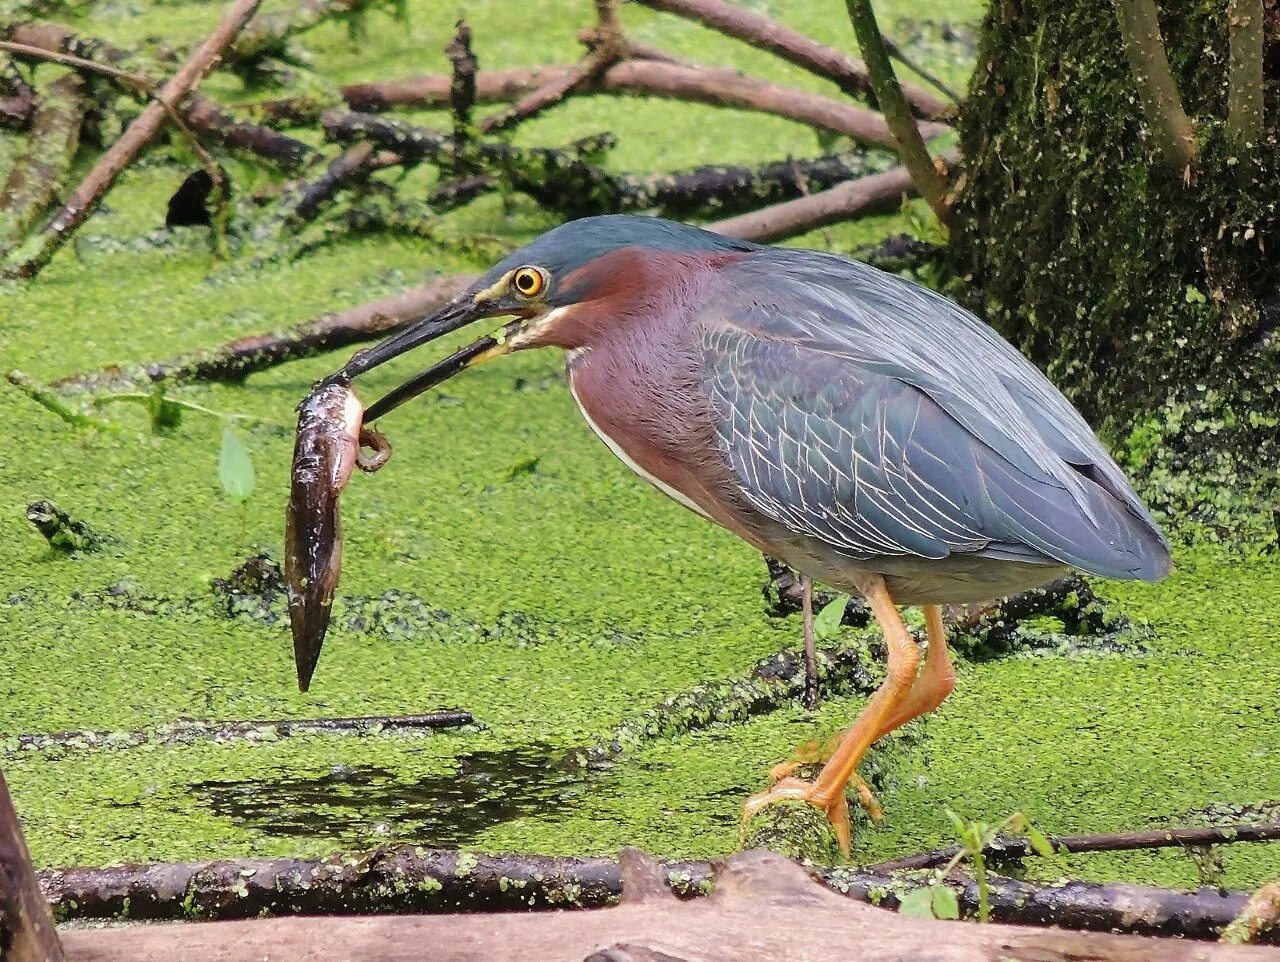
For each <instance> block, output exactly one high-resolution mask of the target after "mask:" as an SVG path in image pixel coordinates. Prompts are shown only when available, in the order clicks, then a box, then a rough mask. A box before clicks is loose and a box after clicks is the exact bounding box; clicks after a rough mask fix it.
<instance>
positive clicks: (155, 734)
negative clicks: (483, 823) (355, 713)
mask: <svg viewBox="0 0 1280 962" xmlns="http://www.w3.org/2000/svg"><path fill="white" fill-rule="evenodd" d="M473 721H474V719H473V718H472V717H471V713H470V712H465V711H437V712H430V713H428V714H425V715H362V716H360V717H356V718H281V719H275V720H271V721H244V722H219V721H209V720H204V719H191V718H182V719H178V720H177V721H175V722H173V723H172V724H168V725H158V726H156V727H155V728H148V729H142V730H139V731H131V732H122V731H66V732H50V733H48V734H43V733H37V734H31V735H9V736H4V735H0V745H6V744H7V746H9V750H10V751H49V750H51V749H68V748H71V749H75V748H90V749H102V748H112V749H115V748H137V747H138V746H140V745H189V744H191V743H192V742H197V741H216V742H225V741H268V740H270V741H274V740H275V739H278V738H291V737H293V736H294V735H400V734H405V733H410V732H422V731H434V730H435V729H439V728H458V727H461V726H463V725H470V724H471V723H472V722H473Z"/></svg>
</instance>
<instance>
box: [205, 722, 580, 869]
mask: <svg viewBox="0 0 1280 962" xmlns="http://www.w3.org/2000/svg"><path fill="white" fill-rule="evenodd" d="M565 755H566V753H565V752H564V750H563V749H555V748H552V747H550V746H547V745H531V746H530V745H526V746H523V747H521V748H516V749H510V750H506V751H484V752H472V753H470V754H467V755H462V756H460V757H459V758H458V759H457V764H458V767H457V770H456V771H455V772H453V773H450V774H441V775H430V776H427V777H425V778H422V779H419V780H418V781H404V780H402V779H401V778H399V777H398V776H397V775H396V774H395V773H394V772H391V771H388V770H386V769H383V768H378V767H375V766H372V765H368V766H357V767H349V766H339V767H335V768H334V769H333V771H331V772H330V773H329V774H327V775H323V776H320V777H318V778H281V779H276V780H270V781H268V780H252V779H251V780H245V781H230V782H201V783H200V784H198V785H195V786H193V791H194V792H195V794H196V795H197V796H198V797H200V798H202V799H204V800H205V801H206V802H207V803H208V805H209V807H210V808H211V809H212V810H213V811H214V812H215V813H217V814H218V815H222V816H224V817H227V818H230V819H231V820H232V821H233V822H235V823H236V824H237V825H240V826H243V827H245V828H250V829H253V830H255V831H258V832H262V833H264V834H266V835H276V836H289V837H297V836H301V837H306V838H312V839H316V838H319V839H330V840H332V841H334V842H341V843H343V844H345V845H367V844H368V843H370V841H372V840H380V841H381V840H387V841H390V840H394V841H399V842H413V843H415V844H419V845H426V846H430V847H440V848H458V847H461V846H465V845H467V844H468V843H470V842H472V841H473V840H474V839H475V838H476V837H477V836H479V835H480V834H481V833H482V832H484V831H485V830H487V829H490V828H492V827H493V826H495V825H498V824H501V823H503V822H510V821H513V820H515V819H518V818H529V817H532V818H537V819H541V818H546V819H551V820H554V819H555V818H556V817H557V815H558V812H559V808H560V806H561V805H562V804H564V803H565V802H566V801H568V800H569V799H570V798H572V797H573V796H575V795H577V794H578V793H580V792H581V791H582V790H583V788H584V787H585V785H586V780H587V778H589V777H590V774H591V773H590V772H589V771H586V770H581V769H578V768H577V766H574V765H571V764H565V763H564V761H563V760H564V758H565Z"/></svg>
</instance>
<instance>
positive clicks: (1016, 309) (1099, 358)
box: [952, 0, 1280, 533]
mask: <svg viewBox="0 0 1280 962" xmlns="http://www.w3.org/2000/svg"><path fill="white" fill-rule="evenodd" d="M1119 2H1120V3H1121V5H1122V6H1123V4H1124V3H1126V2H1128V0H1119ZM1232 6H1233V4H1232V3H1231V2H1230V0H1163V2H1162V3H1160V4H1159V5H1158V15H1159V26H1160V31H1161V34H1162V36H1163V42H1164V44H1165V46H1166V49H1167V54H1168V62H1169V65H1170V68H1171V70H1172V74H1173V81H1174V85H1175V86H1176V88H1177V94H1178V95H1179V96H1180V98H1181V105H1182V107H1183V108H1184V109H1185V111H1186V115H1187V116H1188V117H1189V118H1190V121H1191V123H1192V124H1193V125H1194V130H1195V136H1196V140H1197V142H1198V149H1196V150H1195V151H1193V157H1194V159H1193V160H1192V162H1191V164H1190V165H1189V166H1181V167H1180V166H1179V165H1178V164H1175V163H1170V162H1169V158H1168V153H1167V150H1166V151H1165V152H1164V153H1162V146H1163V145H1162V141H1163V140H1167V137H1165V136H1164V134H1165V133H1166V131H1162V130H1159V129H1156V130H1154V131H1153V129H1152V125H1150V124H1149V123H1148V121H1147V117H1148V116H1152V115H1151V114H1150V111H1151V110H1152V109H1153V107H1152V102H1151V101H1152V98H1150V97H1145V98H1144V96H1143V83H1142V82H1139V80H1138V79H1136V78H1135V73H1134V68H1133V67H1132V66H1131V59H1130V57H1129V56H1126V47H1125V44H1124V42H1123V39H1122V35H1121V24H1122V23H1123V22H1124V21H1123V17H1118V16H1117V12H1118V11H1117V5H1116V2H1114V0H1079V2H1076V3H1069V4H1063V3H1058V2H1055V0H996V2H994V3H993V4H992V6H991V10H990V12H989V14H988V16H987V20H986V22H985V24H984V26H983V30H982V37H981V42H980V48H979V55H978V66H977V70H976V72H975V75H974V79H973V82H972V85H971V89H970V92H969V96H968V98H967V102H966V104H965V106H964V110H963V113H962V116H961V118H960V128H961V138H962V144H963V153H964V157H965V164H966V167H965V170H964V175H963V178H962V180H961V182H960V183H961V191H960V196H959V201H958V203H959V220H960V224H961V227H960V229H959V230H958V231H957V232H956V234H955V240H954V243H953V248H952V252H953V256H954V258H955V262H956V267H957V268H958V271H959V273H960V274H962V275H968V276H971V277H972V279H973V281H974V284H975V286H976V289H977V290H980V291H981V297H982V299H983V302H982V304H981V305H980V307H981V309H982V310H983V312H984V314H985V316H986V317H987V319H988V320H989V321H990V322H991V323H992V324H993V325H995V326H996V327H997V328H998V329H999V330H1000V331H1001V332H1002V333H1003V334H1004V335H1005V336H1006V337H1008V338H1009V339H1010V340H1012V341H1013V342H1014V343H1015V344H1017V345H1018V346H1019V347H1021V348H1022V350H1023V351H1025V352H1026V353H1027V354H1028V355H1030V356H1031V357H1032V358H1034V359H1035V360H1036V361H1037V362H1039V363H1040V364H1041V366H1042V367H1044V368H1045V369H1046V370H1047V372H1048V374H1049V376H1050V378H1051V379H1052V380H1053V381H1054V382H1055V383H1057V384H1058V385H1059V386H1060V387H1061V388H1062V389H1063V390H1064V391H1065V392H1066V393H1067V394H1068V395H1069V396H1070V397H1071V398H1072V400H1073V401H1074V402H1075V403H1076V404H1077V405H1078V406H1079V407H1080V408H1081V410H1082V411H1083V412H1084V413H1085V415H1086V416H1087V417H1088V418H1089V419H1090V420H1091V421H1092V422H1093V423H1094V425H1095V426H1098V427H1100V428H1101V429H1102V431H1103V434H1104V435H1105V436H1106V437H1108V439H1109V440H1110V441H1111V442H1112V445H1113V448H1114V449H1115V450H1116V451H1117V453H1118V454H1119V456H1120V458H1121V460H1122V461H1125V462H1127V463H1126V466H1127V467H1128V468H1129V469H1130V470H1131V471H1133V472H1134V473H1135V474H1136V475H1138V476H1139V478H1141V479H1145V482H1146V488H1147V490H1146V493H1147V496H1148V498H1149V500H1151V501H1152V502H1153V503H1154V504H1155V505H1156V506H1157V507H1160V508H1163V509H1164V510H1165V511H1167V512H1168V513H1169V514H1170V515H1174V516H1177V517H1179V518H1188V519H1190V520H1191V521H1192V522H1199V523H1201V524H1204V525H1207V526H1208V527H1209V528H1210V530H1212V531H1218V532H1226V531H1228V530H1233V531H1237V532H1238V530H1239V527H1240V521H1241V518H1242V517H1244V516H1248V515H1250V514H1251V512H1250V511H1249V510H1248V506H1249V505H1250V504H1252V505H1255V506H1256V505H1257V503H1258V501H1259V498H1260V497H1261V498H1265V499H1266V500H1265V502H1264V503H1266V502H1271V501H1274V500H1275V495H1274V493H1272V490H1271V489H1273V488H1274V481H1275V477H1276V466H1277V464H1280V443H1278V442H1277V437H1278V435H1280V432H1277V429H1276V427H1277V424H1278V423H1280V422H1278V421H1277V417H1278V416H1280V383H1278V382H1280V379H1277V377H1276V374H1277V362H1278V361H1280V331H1278V330H1277V329H1278V328H1280V234H1278V233H1277V228H1280V207H1278V205H1280V148H1278V147H1277V126H1278V124H1280V112H1278V109H1277V108H1278V105H1277V99H1278V98H1277V91H1278V90H1280V83H1278V82H1277V81H1280V42H1278V37H1280V5H1277V4H1275V3H1274V2H1270V0H1268V2H1266V3H1265V5H1264V7H1263V9H1265V15H1264V17H1263V34H1264V35H1263V43H1262V53H1263V57H1262V62H1261V67H1262V76H1263V87H1262V89H1261V90H1258V89H1256V85H1255V87H1254V88H1253V89H1250V90H1246V91H1243V92H1242V91H1239V90H1237V91H1235V92H1234V93H1232V91H1231V90H1230V86H1231V83H1232V82H1234V83H1236V84H1237V85H1238V84H1240V83H1249V82H1250V81H1249V78H1250V77H1253V78H1255V79H1256V76H1257V70H1256V66H1257V65H1256V56H1255V57H1254V61H1255V62H1254V64H1253V65H1252V70H1251V65H1250V64H1249V63H1247V62H1241V59H1240V58H1241V57H1244V58H1246V59H1247V57H1248V56H1249V54H1248V51H1249V50H1250V49H1251V48H1252V49H1255V50H1256V41H1257V33H1256V23H1255V22H1251V21H1250V20H1249V19H1248V18H1247V17H1245V18H1243V24H1244V28H1246V30H1247V31H1250V32H1243V33H1242V28H1241V27H1240V26H1238V25H1237V26H1234V27H1233V26H1231V25H1229V24H1230V23H1231V22H1232V21H1234V22H1235V23H1236V24H1239V23H1240V22H1241V21H1242V18H1241V16H1240V15H1239V14H1238V12H1237V13H1236V15H1235V16H1234V17H1232V18H1230V19H1229V8H1231V7H1232ZM1236 6H1239V5H1238V4H1236ZM1121 12H1123V10H1122V11H1121ZM1233 29H1234V30H1236V31H1237V33H1236V35H1235V48H1236V55H1235V58H1234V59H1233V57H1232V54H1231V48H1232V42H1231V34H1232V30H1233ZM1144 36H1145V35H1144ZM1148 39H1150V38H1149V37H1148ZM1159 39H1160V38H1159V37H1157V38H1156V40H1157V41H1159ZM1251 45H1252V47H1251ZM1145 80H1146V78H1144V79H1143V82H1145ZM1259 97H1262V102H1263V105H1264V112H1263V125H1262V129H1263V135H1262V136H1261V138H1252V139H1246V138H1243V137H1241V136H1240V133H1239V132H1240V131H1241V130H1252V131H1256V129H1257V127H1256V120H1257V117H1256V113H1255V114H1252V115H1251V116H1249V117H1244V116H1243V115H1242V114H1241V113H1239V110H1241V109H1243V108H1236V109H1237V115H1236V120H1235V123H1233V124H1229V123H1228V109H1229V104H1237V103H1238V104H1241V105H1244V106H1249V105H1252V104H1256V103H1257V102H1258V98H1259ZM1144 108H1146V110H1147V111H1148V113H1147V114H1146V115H1144ZM1154 126H1155V127H1156V128H1159V127H1160V124H1159V123H1156V124H1155V125H1154ZM1252 517H1253V518H1254V520H1255V521H1257V520H1259V517H1260V516H1259V515H1258V513H1257V512H1252ZM1270 527H1271V526H1270V523H1269V522H1268V523H1267V524H1266V529H1268V533H1270V532H1269V528H1270ZM1263 530H1264V529H1263V528H1259V529H1258V533H1262V531H1263Z"/></svg>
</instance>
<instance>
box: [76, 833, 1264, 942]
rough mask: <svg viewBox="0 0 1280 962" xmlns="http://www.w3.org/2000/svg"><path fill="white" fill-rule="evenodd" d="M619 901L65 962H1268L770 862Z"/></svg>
mask: <svg viewBox="0 0 1280 962" xmlns="http://www.w3.org/2000/svg"><path fill="white" fill-rule="evenodd" d="M623 872H624V877H625V880H624V884H623V892H624V894H623V901H622V904H621V905H619V906H618V907H616V908H610V909H603V910H600V911H595V912H549V913H541V914H532V915H531V914H528V913H502V914H477V913H473V914H463V915H435V916H379V917H366V918H285V919H260V920H253V921H237V922H209V923H190V924H183V925H128V926H122V927H117V928H107V929H90V930H68V931H66V932H65V933H64V942H65V944H66V949H67V952H68V957H69V958H70V959H72V960H75V962H172V960H174V959H178V958H181V959H182V960H183V962H250V960H253V962H258V960H262V959H271V960H276V959H281V960H284V959H288V960H291V962H324V960H333V962H339V960H344V962H345V960H353V959H360V960H362V962H409V960H426V959H430V960H431V962H481V960H484V962H489V960H492V959H520V960H521V962H578V960H589V962H626V960H635V962H638V960H642V959H645V960H659V959H661V960H665V962H755V960H761V962H763V960H788V962H830V960H836V959H840V960H848V962H858V960H867V962H870V960H875V962H908V960H909V962H921V960H926V959H928V960H938V962H942V960H946V962H1067V960H1080V962H1083V960H1091V962H1107V960H1115V962H1192V960H1197V962H1267V960H1275V959H1277V958H1280V951H1277V950H1275V949H1267V948H1252V947H1243V946H1234V945H1220V944H1207V943H1195V942H1185V941H1179V940H1170V939H1152V938H1143V937H1138V936H1129V935H1112V934H1108V933H1097V932H1090V933H1086V932H1069V931H1062V930H1056V929H1037V928H1029V927H1013V926H1006V925H972V924H965V923H960V922H941V921H936V920H932V919H917V918H908V917H904V916H901V915H897V914H894V913H891V912H888V911H886V910H884V909H880V908H876V907H873V906H870V905H864V904H859V903H856V902H850V901H849V900H847V899H845V898H843V897H841V896H840V895H837V894H836V893H834V892H831V891H830V890H828V889H826V888H824V887H823V886H822V885H820V884H819V883H817V882H815V881H814V880H813V879H811V878H810V877H809V875H808V873H806V872H805V870H804V869H802V868H801V867H800V866H798V865H796V864H795V863H793V862H790V861H788V860H787V859H784V858H782V857H781V856H778V855H774V854H772V853H769V852H743V853H740V854H738V855H735V856H733V857H732V858H730V859H729V860H728V861H727V862H725V863H723V864H722V865H719V866H717V871H716V878H715V890H714V891H713V892H712V894H711V895H709V896H707V897H706V898H701V899H693V900H689V901H681V900H680V899H678V898H677V897H676V896H675V895H673V894H672V893H671V890H670V887H669V880H668V875H667V870H666V869H665V868H662V867H661V866H659V865H658V864H657V863H654V862H653V861H651V860H650V859H649V858H648V857H647V856H644V855H642V854H640V853H638V852H634V851H628V852H624V853H623Z"/></svg>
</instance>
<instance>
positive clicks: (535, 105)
mask: <svg viewBox="0 0 1280 962" xmlns="http://www.w3.org/2000/svg"><path fill="white" fill-rule="evenodd" d="M617 60H618V50H617V48H616V47H615V46H613V45H610V44H605V45H602V46H600V47H598V48H597V49H595V50H593V51H591V53H589V54H587V56H585V57H584V58H583V59H582V60H580V61H579V62H578V63H576V64H574V65H573V66H572V67H570V68H569V69H568V70H566V71H565V72H564V73H563V74H559V75H557V76H556V77H554V78H553V79H551V80H549V81H548V82H547V83H544V84H543V85H542V86H540V87H538V88H537V89H535V90H532V91H530V92H529V93H527V94H525V95H524V96H523V97H521V98H520V99H519V100H517V101H516V102H515V103H513V104H511V106H509V107H507V108H506V109H504V110H500V111H498V112H497V113H494V114H490V115H489V116H488V117H485V118H484V120H482V121H481V122H480V132H481V133H484V134H496V133H499V132H501V131H503V130H508V129H510V128H512V127H514V126H516V124H521V123H524V122H525V121H526V120H529V119H530V118H531V117H536V116H537V115H538V114H540V113H542V112H543V111H545V110H550V109H551V108H552V107H554V106H555V105H556V104H558V103H561V102H562V101H563V100H564V99H565V98H566V97H568V96H569V95H570V94H571V93H574V92H575V91H577V90H580V89H582V88H584V87H587V86H589V85H591V84H592V83H594V82H595V79H596V78H597V77H598V76H599V75H600V73H601V72H602V71H604V70H605V69H606V68H608V67H609V66H611V65H612V64H614V63H616V62H617Z"/></svg>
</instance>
